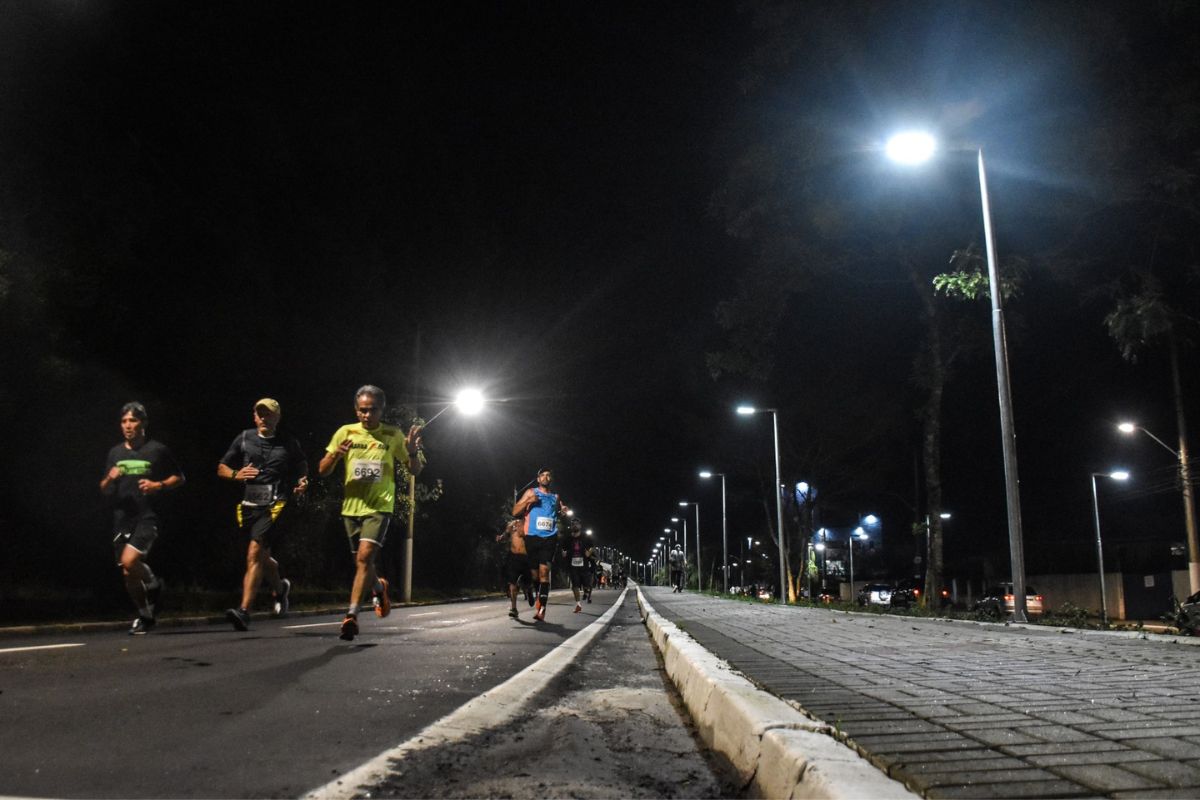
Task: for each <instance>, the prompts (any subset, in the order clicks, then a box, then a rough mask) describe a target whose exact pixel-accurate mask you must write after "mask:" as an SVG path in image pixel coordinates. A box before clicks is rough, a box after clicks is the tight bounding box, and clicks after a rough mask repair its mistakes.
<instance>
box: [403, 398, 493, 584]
mask: <svg viewBox="0 0 1200 800" xmlns="http://www.w3.org/2000/svg"><path fill="white" fill-rule="evenodd" d="M484 402H485V400H484V397H483V393H482V392H480V391H479V390H478V389H463V390H462V391H461V392H459V393H458V396H457V397H456V398H455V399H454V401H453V402H451V403H448V404H447V405H446V407H445V408H443V409H442V410H441V411H439V412H437V413H436V414H434V415H433V416H432V417H430V418H429V419H427V420H425V424H424V425H422V426H421V427H422V428H423V429H424V428H428V427H429V425H430V423H432V422H433V421H434V420H435V419H437V418H438V417H440V416H441V415H442V414H445V413H446V412H447V411H449V410H450V409H451V408H455V407H457V408H458V410H459V412H460V413H462V414H466V415H467V416H474V415H475V414H478V413H479V412H480V411H482V410H483V404H484ZM416 513H417V479H416V476H414V475H413V474H412V473H409V475H408V525H407V528H406V530H405V534H404V579H403V582H402V589H401V596H402V597H403V598H404V602H405V603H411V602H412V562H413V537H414V535H415V533H416V521H417V520H416Z"/></svg>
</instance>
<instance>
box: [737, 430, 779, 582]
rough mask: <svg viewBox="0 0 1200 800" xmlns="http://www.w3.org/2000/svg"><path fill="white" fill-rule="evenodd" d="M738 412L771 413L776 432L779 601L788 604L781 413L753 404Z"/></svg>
mask: <svg viewBox="0 0 1200 800" xmlns="http://www.w3.org/2000/svg"><path fill="white" fill-rule="evenodd" d="M737 413H739V414H741V415H742V416H749V415H751V414H770V415H771V428H772V430H773V431H774V433H775V489H774V491H775V535H776V536H777V537H779V602H780V603H783V604H784V605H787V552H786V551H785V549H784V546H783V538H784V537H783V497H782V494H781V492H780V490H779V487H780V480H779V413H778V411H777V410H776V409H774V408H754V407H753V406H738V409H737Z"/></svg>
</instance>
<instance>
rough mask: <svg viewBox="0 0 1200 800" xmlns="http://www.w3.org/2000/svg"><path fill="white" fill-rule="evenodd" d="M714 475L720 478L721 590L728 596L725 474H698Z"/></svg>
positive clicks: (727, 529)
mask: <svg viewBox="0 0 1200 800" xmlns="http://www.w3.org/2000/svg"><path fill="white" fill-rule="evenodd" d="M714 475H716V476H719V477H720V478H721V580H722V582H723V584H724V585H723V586H722V587H721V588H722V590H723V591H724V592H725V594H729V523H728V521H727V519H726V516H725V473H724V472H708V471H707V470H706V471H704V472H701V473H700V477H701V478H711V477H713V476H714Z"/></svg>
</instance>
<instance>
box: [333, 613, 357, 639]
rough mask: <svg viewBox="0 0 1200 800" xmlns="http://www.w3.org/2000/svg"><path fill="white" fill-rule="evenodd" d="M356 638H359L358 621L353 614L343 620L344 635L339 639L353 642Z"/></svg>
mask: <svg viewBox="0 0 1200 800" xmlns="http://www.w3.org/2000/svg"><path fill="white" fill-rule="evenodd" d="M355 636H358V619H357V618H356V617H355V616H354V615H353V614H347V615H346V618H345V619H344V620H342V633H341V635H340V636H339V637H338V638H339V639H345V640H346V641H347V642H351V641H354V637H355Z"/></svg>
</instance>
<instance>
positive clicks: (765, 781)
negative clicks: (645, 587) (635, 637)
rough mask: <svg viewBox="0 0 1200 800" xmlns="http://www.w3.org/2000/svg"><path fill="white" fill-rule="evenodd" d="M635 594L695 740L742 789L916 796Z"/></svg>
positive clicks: (793, 794)
mask: <svg viewBox="0 0 1200 800" xmlns="http://www.w3.org/2000/svg"><path fill="white" fill-rule="evenodd" d="M637 598H638V607H639V608H640V609H641V612H642V618H643V620H645V623H646V627H647V628H648V629H649V631H650V635H651V638H653V640H654V643H655V645H656V646H657V647H658V649H659V652H661V653H662V657H663V662H664V663H665V664H666V668H667V675H668V676H669V677H670V678H671V680H672V681H673V682H674V683H675V686H676V687H677V688H678V689H679V693H680V694H681V695H682V696H683V701H684V703H685V704H686V705H687V708H688V711H689V712H690V713H691V715H692V719H693V721H694V722H695V724H696V727H697V729H698V730H699V733H700V736H701V738H702V739H703V740H704V742H705V744H707V745H708V746H709V747H711V748H712V749H714V750H716V751H717V752H719V753H720V754H721V755H723V756H724V757H725V758H727V759H728V760H729V762H730V763H731V764H732V765H733V768H734V769H735V770H736V772H737V774H738V777H739V778H740V779H741V780H742V783H743V786H746V787H750V788H751V789H752V790H753V791H754V792H756V793H757V794H758V795H759V796H762V797H769V798H788V800H792V798H797V799H798V798H823V799H827V800H849V798H863V797H870V798H881V799H882V798H909V799H911V798H915V797H919V795H917V794H914V793H913V792H911V791H909V789H908V788H907V787H905V786H904V784H902V783H899V782H897V781H895V780H892V779H891V778H889V777H887V776H886V775H885V774H884V773H882V772H880V771H879V769H878V768H876V767H875V766H874V765H872V764H871V763H870V762H869V761H867V760H866V759H864V758H862V757H861V756H860V755H859V754H858V753H857V752H856V751H854V750H853V749H851V748H850V747H847V746H846V745H844V744H842V743H840V742H838V741H837V740H836V739H835V738H834V736H833V731H832V729H831V728H830V727H829V726H828V725H823V724H821V723H819V722H817V721H815V720H813V719H810V718H809V717H806V716H804V715H803V714H801V713H800V712H799V711H797V710H796V709H795V708H793V707H792V706H791V705H789V704H788V703H786V702H784V701H783V700H781V699H780V698H778V697H775V696H774V695H772V694H769V693H767V692H764V691H761V690H759V689H758V688H757V687H755V686H754V684H752V683H750V681H748V680H747V679H746V678H744V677H743V676H742V675H740V674H739V673H737V672H735V671H734V670H733V669H732V668H731V667H730V666H729V664H728V663H727V662H725V661H723V660H721V659H719V658H717V657H716V656H714V655H713V654H712V653H710V652H708V651H707V650H705V649H704V648H703V647H701V646H700V645H699V644H698V643H697V642H696V641H695V640H694V639H692V637H691V636H688V635H687V634H686V633H684V632H683V631H682V630H680V629H679V628H678V627H676V626H675V625H674V624H673V623H671V622H669V621H667V620H665V619H663V618H662V617H661V616H659V615H658V613H657V612H655V611H654V607H653V606H651V605H650V603H649V601H648V600H647V599H646V597H645V595H644V594H643V593H642V591H641V587H638V589H637Z"/></svg>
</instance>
